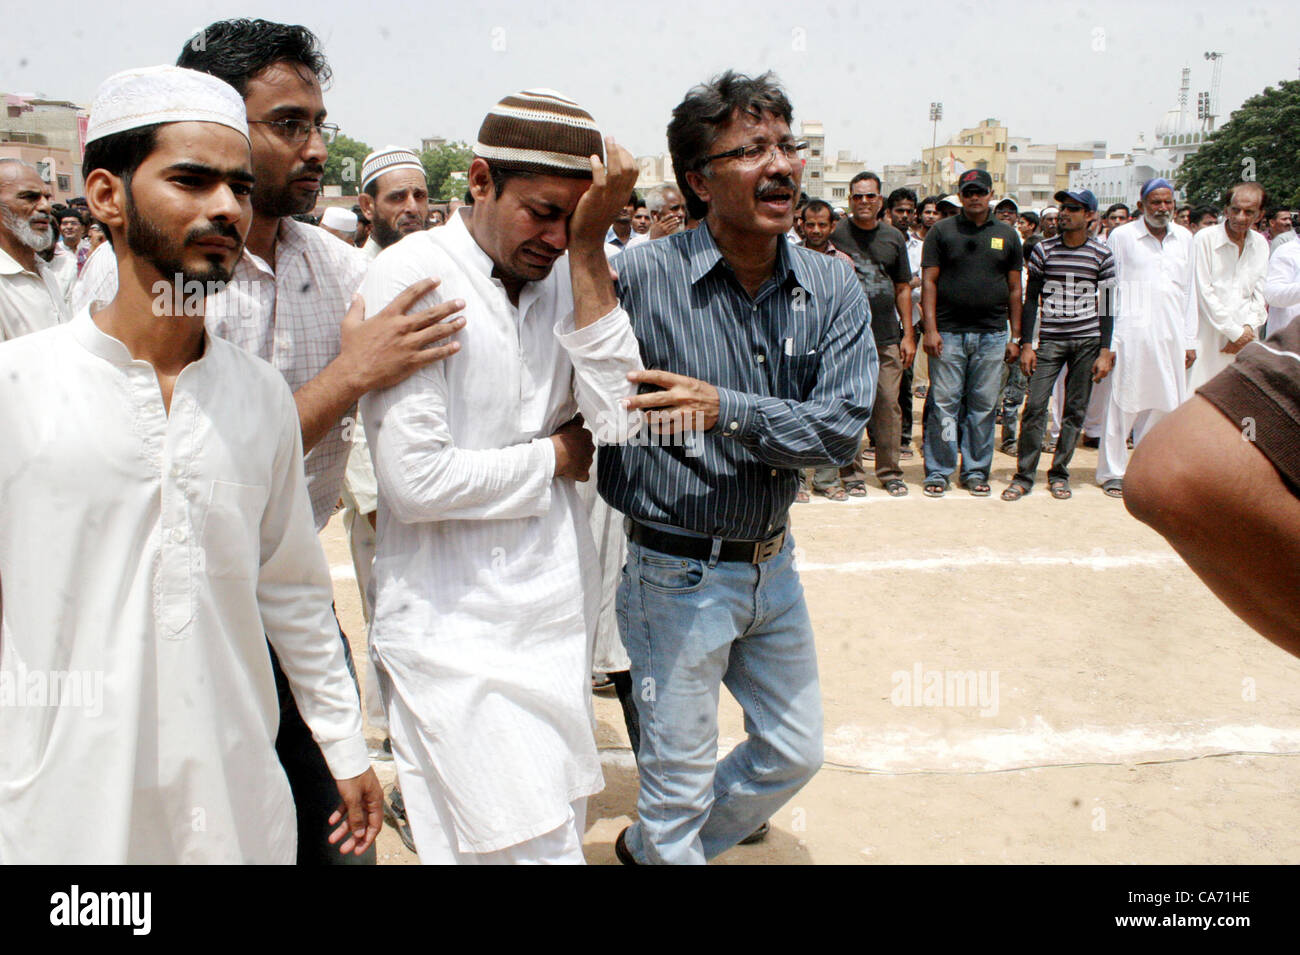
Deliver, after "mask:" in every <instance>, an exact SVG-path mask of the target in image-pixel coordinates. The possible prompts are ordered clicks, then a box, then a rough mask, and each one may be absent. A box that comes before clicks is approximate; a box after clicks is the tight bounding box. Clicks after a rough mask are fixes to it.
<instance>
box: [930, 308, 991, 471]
mask: <svg viewBox="0 0 1300 955" xmlns="http://www.w3.org/2000/svg"><path fill="white" fill-rule="evenodd" d="M939 334H940V338H942V339H943V354H941V355H940V356H939V357H938V358H935V357H933V356H931V358H930V395H931V396H932V397H933V403H932V404H931V406H930V410H929V412H928V414H929V417H928V418H927V420H926V422H925V435H924V438H925V440H924V442H923V446H924V449H925V480H926V483H927V484H929V483H932V482H933V483H939V484H943V485H945V486H946V485H947V484H948V479H949V477H951V476H952V472H953V471H955V470H956V469H957V452H958V448H959V446H958V432H959V431H960V451H961V483H962V484H970V483H978V482H981V481H988V477H989V468H990V467H991V466H992V464H993V438H994V431H995V427H994V423H995V421H996V420H997V403H998V391H999V389H1000V388H1001V385H1002V364H1003V358H1004V357H1005V355H1006V349H1007V338H1008V333H1007V332H1006V331H1005V330H1003V331H1000V332H982V333H981V332H971V333H966V334H953V333H951V332H940V333H939ZM963 399H965V410H964V411H963V410H962V400H963ZM959 416H960V425H961V426H960V428H958V419H959Z"/></svg>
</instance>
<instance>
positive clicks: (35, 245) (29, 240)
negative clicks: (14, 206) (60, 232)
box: [0, 205, 54, 252]
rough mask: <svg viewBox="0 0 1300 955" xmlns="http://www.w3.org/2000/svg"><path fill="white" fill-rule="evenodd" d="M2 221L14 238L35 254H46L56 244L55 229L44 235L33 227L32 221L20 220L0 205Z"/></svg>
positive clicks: (0, 219) (0, 218)
mask: <svg viewBox="0 0 1300 955" xmlns="http://www.w3.org/2000/svg"><path fill="white" fill-rule="evenodd" d="M0 221H3V223H4V227H5V228H6V229H8V230H9V231H10V232H12V233H13V235H14V238H16V239H17V240H18V241H19V242H21V243H22V244H23V245H25V246H27V248H29V249H31V250H32V251H33V252H44V251H45V250H46V249H48V248H49V247H50V245H51V244H53V242H54V230H53V229H50V230H48V231H47V232H46V233H45V234H44V235H42V234H41V233H40V232H37V231H36V229H35V228H34V227H33V226H32V221H31V219H19V218H18V217H17V216H16V215H14V214H13V213H12V212H10V211H9V210H8V209H6V208H5V207H4V206H2V205H0ZM46 221H47V222H48V221H49V220H48V219H46Z"/></svg>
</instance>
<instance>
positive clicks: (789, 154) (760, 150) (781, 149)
mask: <svg viewBox="0 0 1300 955" xmlns="http://www.w3.org/2000/svg"><path fill="white" fill-rule="evenodd" d="M775 153H780V154H781V155H782V156H783V157H785V158H786V159H788V160H789V161H791V162H794V161H795V160H796V159H800V160H802V159H806V158H807V157H808V144H807V143H796V142H784V143H774V144H772V145H771V146H766V145H763V144H762V143H750V144H749V145H748V146H737V147H736V148H735V149H728V150H727V151H726V152H725V153H717V154H716V155H713V156H705V157H704V162H705V163H711V162H713V161H714V160H717V159H738V160H740V165H742V166H758V165H762V164H766V163H767V162H769V161H770V160H771V157H772V156H773V154H775Z"/></svg>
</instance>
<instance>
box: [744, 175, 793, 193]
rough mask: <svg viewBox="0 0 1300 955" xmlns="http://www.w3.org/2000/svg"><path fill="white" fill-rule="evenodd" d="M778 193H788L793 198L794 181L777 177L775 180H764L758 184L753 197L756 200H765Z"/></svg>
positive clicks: (785, 177)
mask: <svg viewBox="0 0 1300 955" xmlns="http://www.w3.org/2000/svg"><path fill="white" fill-rule="evenodd" d="M778 192H788V193H790V195H792V196H793V195H794V194H795V188H794V180H793V179H791V178H790V177H789V176H777V177H776V178H775V179H768V180H765V181H764V182H761V183H759V186H758V188H757V189H756V190H755V191H754V197H755V198H756V199H766V198H768V197H769V196H774V195H776V194H777V193H778Z"/></svg>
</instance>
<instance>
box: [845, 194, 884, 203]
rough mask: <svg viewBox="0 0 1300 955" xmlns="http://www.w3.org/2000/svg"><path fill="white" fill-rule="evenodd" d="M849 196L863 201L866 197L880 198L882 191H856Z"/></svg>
mask: <svg viewBox="0 0 1300 955" xmlns="http://www.w3.org/2000/svg"><path fill="white" fill-rule="evenodd" d="M849 198H850V199H857V200H859V201H863V200H866V199H879V198H880V193H878V192H854V193H851V194H850V195H849Z"/></svg>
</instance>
